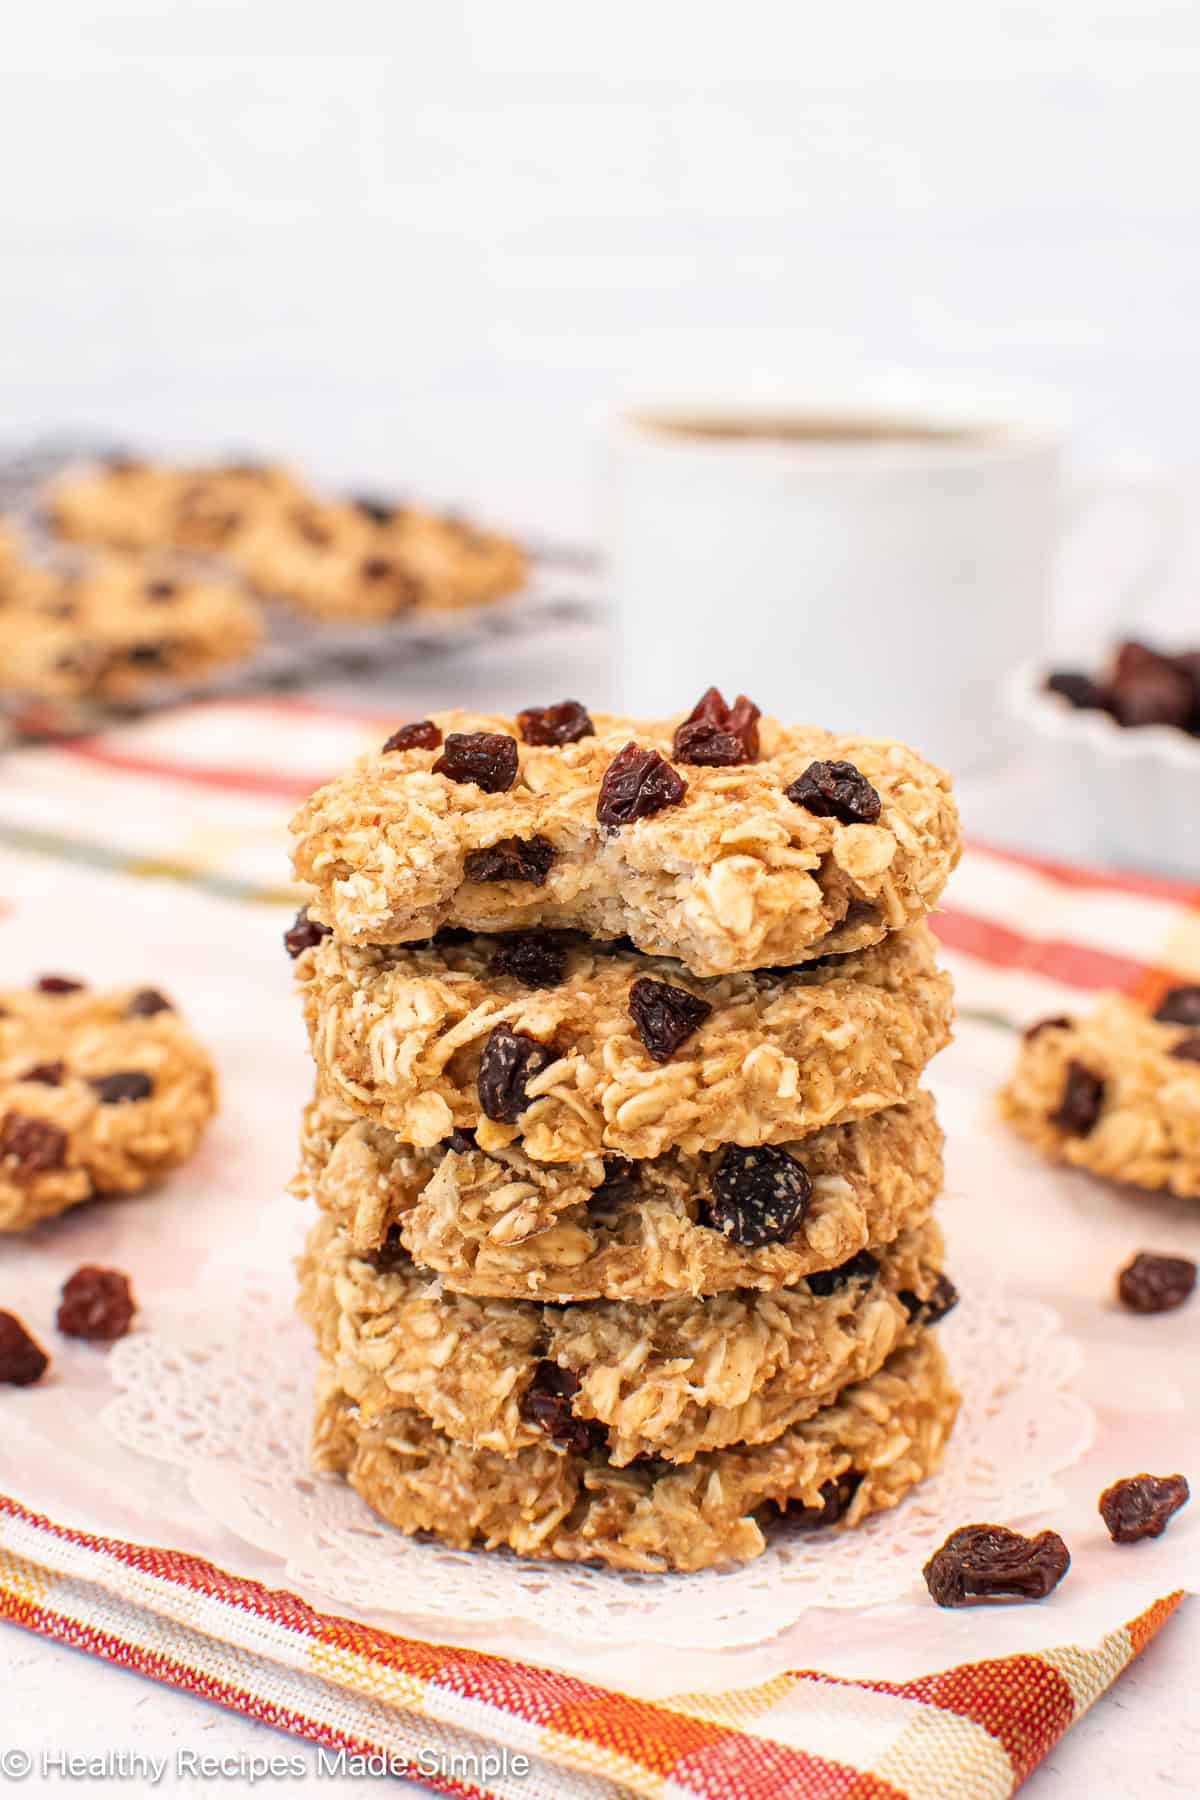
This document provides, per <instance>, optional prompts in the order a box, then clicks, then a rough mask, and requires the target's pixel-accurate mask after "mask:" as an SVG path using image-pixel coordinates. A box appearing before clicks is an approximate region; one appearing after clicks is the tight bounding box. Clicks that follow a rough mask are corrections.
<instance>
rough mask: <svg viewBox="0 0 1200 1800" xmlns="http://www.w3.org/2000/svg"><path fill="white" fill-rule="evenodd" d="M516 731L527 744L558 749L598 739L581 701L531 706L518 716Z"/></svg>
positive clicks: (564, 701) (562, 701)
mask: <svg viewBox="0 0 1200 1800" xmlns="http://www.w3.org/2000/svg"><path fill="white" fill-rule="evenodd" d="M517 730H518V731H519V732H520V734H521V736H522V738H523V739H524V741H525V742H526V743H527V744H539V745H545V746H547V747H556V746H558V745H561V744H577V743H578V742H579V740H580V739H581V738H589V737H595V735H596V727H595V726H594V725H593V724H592V720H591V715H590V714H589V712H588V710H587V707H586V706H581V705H580V703H579V701H578V700H560V701H559V702H558V703H557V705H555V706H530V707H527V708H526V710H525V711H524V712H519V713H518V714H517Z"/></svg>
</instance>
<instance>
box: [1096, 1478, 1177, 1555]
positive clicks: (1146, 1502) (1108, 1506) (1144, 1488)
mask: <svg viewBox="0 0 1200 1800" xmlns="http://www.w3.org/2000/svg"><path fill="white" fill-rule="evenodd" d="M1190 1497H1191V1489H1190V1488H1189V1487H1188V1484H1187V1480H1186V1477H1184V1476H1183V1475H1145V1474H1143V1475H1127V1476H1126V1477H1125V1478H1124V1480H1122V1481H1114V1482H1113V1484H1112V1486H1111V1487H1106V1488H1105V1490H1104V1492H1103V1493H1102V1494H1101V1496H1100V1499H1099V1502H1098V1510H1099V1513H1100V1517H1101V1518H1102V1519H1103V1520H1104V1523H1105V1524H1106V1525H1107V1527H1108V1535H1109V1537H1110V1538H1111V1539H1112V1541H1113V1543H1114V1544H1136V1543H1140V1541H1141V1539H1142V1538H1148V1537H1161V1536H1162V1534H1163V1532H1164V1531H1165V1530H1166V1529H1167V1524H1168V1521H1169V1520H1171V1519H1172V1518H1173V1517H1174V1516H1175V1514H1176V1513H1177V1512H1178V1511H1179V1509H1180V1507H1181V1506H1185V1505H1186V1504H1187V1502H1188V1500H1189V1499H1190Z"/></svg>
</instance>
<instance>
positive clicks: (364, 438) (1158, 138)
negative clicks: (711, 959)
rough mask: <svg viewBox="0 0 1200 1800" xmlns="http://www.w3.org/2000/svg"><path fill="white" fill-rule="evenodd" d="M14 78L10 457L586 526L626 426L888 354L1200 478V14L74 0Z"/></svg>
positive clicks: (791, 2) (3, 229)
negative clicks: (217, 464)
mask: <svg viewBox="0 0 1200 1800" xmlns="http://www.w3.org/2000/svg"><path fill="white" fill-rule="evenodd" d="M3 60H4V68H3V71H2V72H0V167H2V168H3V171H4V175H3V193H4V204H3V207H2V209H0V213H2V217H0V259H2V266H3V279H2V281H0V366H2V368H3V397H4V407H3V429H4V433H5V435H6V436H7V437H10V438H11V437H14V436H18V435H20V434H24V433H28V432H30V431H36V430H40V429H43V428H45V427H48V426H54V425H58V424H62V423H66V422H70V423H77V424H91V425H93V426H110V425H111V424H113V423H114V422H115V423H116V424H118V425H119V426H122V427H124V428H125V429H126V430H127V431H128V432H129V433H130V434H131V435H132V436H148V437H150V438H151V439H153V440H157V441H160V442H165V443H169V444H176V445H180V446H191V445H195V446H197V447H211V448H214V449H216V448H224V447H228V446H231V445H234V446H244V447H252V446H258V445H263V446H265V447H267V448H270V447H271V446H279V447H282V448H285V449H288V450H291V451H293V452H298V453H299V454H301V455H302V456H303V457H305V458H306V459H307V460H308V461H309V462H310V463H311V464H312V465H314V466H315V467H317V468H318V469H323V470H325V471H326V472H328V473H329V474H331V475H339V476H340V475H346V476H352V475H354V474H370V475H373V476H376V477H384V478H386V477H392V478H395V479H396V480H398V481H400V482H412V483H416V484H418V485H419V486H420V487H422V488H423V489H425V490H426V491H430V492H432V493H434V494H438V495H443V496H445V497H456V498H459V499H465V500H475V501H476V502H483V503H485V504H486V505H488V506H489V507H490V508H491V509H492V510H494V511H495V512H497V513H499V514H501V515H502V516H508V517H510V518H512V519H514V520H515V521H517V522H518V523H522V524H525V525H526V526H541V527H555V528H558V529H560V530H561V529H568V530H574V531H581V530H587V529H588V528H589V526H590V520H591V510H590V508H591V501H590V486H589V467H590V462H589V441H590V435H591V429H592V421H593V418H594V416H595V414H596V413H597V412H599V411H602V410H603V408H604V405H605V403H606V401H607V400H608V399H609V398H610V397H611V396H612V395H613V394H614V393H615V392H619V391H622V390H627V389H629V388H631V387H632V388H636V387H638V386H639V385H643V384H645V383H646V382H648V381H650V382H654V381H661V380H662V378H663V377H664V376H674V375H676V374H685V375H686V374H690V373H692V372H694V371H705V370H708V371H710V372H712V371H722V370H725V369H728V368H735V369H737V368H742V367H744V366H746V364H747V363H748V362H754V363H757V364H758V365H759V366H760V367H767V368H776V367H777V368H779V369H781V370H785V369H787V368H789V367H798V368H803V367H804V366H806V365H808V364H811V363H812V362H818V363H834V364H839V365H840V364H845V363H848V362H854V361H858V360H860V359H865V360H867V361H870V362H880V363H884V362H886V363H896V362H907V363H912V364H916V365H918V366H922V367H925V366H929V367H933V368H943V369H951V370H955V371H962V370H970V371H973V372H975V371H978V372H994V373H997V374H999V375H1001V376H1004V375H1011V376H1019V377H1021V378H1022V379H1025V380H1028V381H1033V382H1046V383H1048V384H1050V385H1052V386H1055V387H1058V388H1060V389H1062V390H1063V391H1065V393H1066V394H1067V395H1068V396H1069V397H1070V399H1071V401H1072V402H1073V404H1074V409H1075V413H1076V416H1077V419H1078V424H1079V428H1080V437H1081V441H1082V444H1083V446H1084V449H1085V451H1086V452H1088V453H1089V454H1094V456H1095V457H1096V458H1097V459H1104V458H1106V457H1107V456H1108V455H1109V454H1111V453H1112V452H1114V451H1119V452H1125V451H1128V450H1131V449H1132V450H1135V451H1141V452H1144V453H1148V454H1152V455H1159V454H1162V455H1167V456H1169V457H1171V458H1172V459H1175V460H1190V459H1192V458H1193V457H1194V454H1195V452H1194V434H1195V430H1196V423H1195V399H1196V395H1197V392H1198V390H1200V336H1198V334H1197V331H1196V318H1197V314H1198V312H1200V242H1198V239H1197V232H1196V216H1197V209H1196V179H1197V168H1198V166H1200V7H1197V5H1196V4H1195V0H1091V3H1089V0H1058V3H1057V4H1055V5H1053V6H1047V5H1045V4H1043V3H1042V0H992V3H991V4H987V5H983V6H970V5H965V6H964V5H962V4H961V0H909V3H908V4H905V5H903V6H901V5H897V4H895V3H894V0H879V3H870V0H802V3H797V0H743V3H742V4H739V5H736V6H730V5H729V4H728V3H726V4H720V5H718V4H716V3H715V0H687V3H685V0H654V3H653V4H647V0H639V3H637V4H634V3H633V0H608V4H606V5H605V6H604V7H602V8H596V7H582V6H578V5H575V6H572V5H567V4H563V3H562V0H557V3H555V4H551V3H549V0H522V3H521V4H518V5H498V4H496V3H495V0H491V3H490V4H489V3H488V0H476V3H473V0H465V3H464V0H459V3H457V4H454V3H446V0H441V3H435V4H430V5H424V6H419V5H416V4H412V3H410V4H407V5H405V4H403V3H402V0H400V3H397V0H391V3H390V4H385V3H383V0H345V3H343V4H341V5H339V6H333V7H331V6H328V5H323V6H320V7H317V6H313V5H310V4H291V5H284V4H280V3H277V0H208V3H207V4H203V5H201V4H195V3H189V4H180V3H178V0H176V3H175V4H172V0H54V3H53V4H52V5H44V6H41V7H36V8H34V7H29V8H21V9H19V12H18V13H17V14H16V15H15V16H14V18H13V19H11V20H10V21H9V27H8V30H7V31H6V43H5V55H4V59H3Z"/></svg>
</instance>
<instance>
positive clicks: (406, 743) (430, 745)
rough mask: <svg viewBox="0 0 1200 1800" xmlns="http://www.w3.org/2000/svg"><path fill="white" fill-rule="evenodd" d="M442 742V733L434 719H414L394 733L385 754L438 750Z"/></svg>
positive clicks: (384, 748) (384, 750)
mask: <svg viewBox="0 0 1200 1800" xmlns="http://www.w3.org/2000/svg"><path fill="white" fill-rule="evenodd" d="M441 742H442V734H441V731H440V730H439V729H438V727H437V726H436V725H435V724H434V722H433V720H432V719H414V720H413V721H412V723H411V724H409V725H401V727H400V729H399V731H393V733H392V735H391V737H390V738H389V739H388V741H387V743H386V744H385V745H384V746H383V754H384V755H385V756H386V755H387V753H388V751H389V750H437V749H440V747H441Z"/></svg>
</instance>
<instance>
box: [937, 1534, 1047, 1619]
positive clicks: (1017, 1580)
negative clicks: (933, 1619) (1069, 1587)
mask: <svg viewBox="0 0 1200 1800" xmlns="http://www.w3.org/2000/svg"><path fill="white" fill-rule="evenodd" d="M1070 1566H1071V1553H1070V1551H1069V1550H1068V1549H1067V1546H1066V1545H1065V1544H1064V1543H1063V1541H1062V1539H1061V1538H1060V1537H1059V1535H1058V1533H1057V1531H1039V1532H1038V1534H1037V1536H1036V1537H1032V1538H1027V1537H1022V1536H1021V1534H1020V1532H1019V1531H1009V1530H1008V1529H1007V1527H1005V1526H1003V1525H960V1526H959V1528H958V1530H957V1531H952V1532H951V1533H950V1536H949V1537H948V1538H947V1539H946V1541H945V1543H944V1544H943V1545H942V1546H941V1548H940V1550H935V1551H934V1553H933V1555H932V1556H931V1557H930V1559H929V1561H928V1562H927V1563H926V1564H925V1569H924V1575H925V1585H926V1587H927V1588H928V1589H929V1592H930V1593H931V1595H932V1596H933V1598H934V1600H936V1602H937V1604H938V1605H939V1606H971V1605H974V1604H975V1603H977V1602H978V1601H981V1600H1044V1599H1045V1598H1046V1595H1047V1594H1049V1593H1052V1592H1053V1591H1054V1589H1055V1588H1056V1587H1057V1586H1058V1584H1059V1582H1060V1581H1061V1580H1062V1578H1063V1576H1064V1575H1065V1574H1066V1572H1067V1570H1068V1569H1069V1568H1070Z"/></svg>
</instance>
